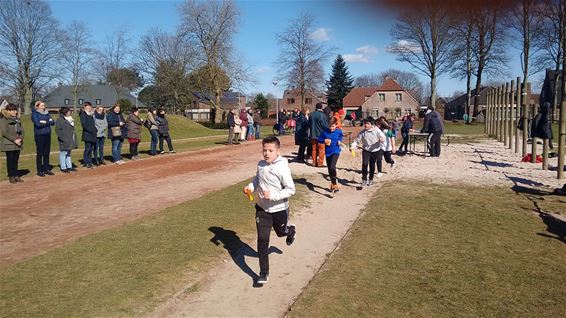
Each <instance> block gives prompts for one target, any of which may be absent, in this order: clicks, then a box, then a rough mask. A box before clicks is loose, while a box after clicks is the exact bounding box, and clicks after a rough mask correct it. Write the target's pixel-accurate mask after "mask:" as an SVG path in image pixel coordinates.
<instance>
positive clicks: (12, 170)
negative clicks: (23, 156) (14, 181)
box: [6, 150, 20, 178]
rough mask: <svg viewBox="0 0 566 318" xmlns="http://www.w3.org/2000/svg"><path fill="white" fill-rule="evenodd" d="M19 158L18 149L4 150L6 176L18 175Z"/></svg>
mask: <svg viewBox="0 0 566 318" xmlns="http://www.w3.org/2000/svg"><path fill="white" fill-rule="evenodd" d="M19 160H20V151H19V150H15V151H6V168H7V170H8V178H11V177H19V176H20V175H19V173H18V161H19Z"/></svg>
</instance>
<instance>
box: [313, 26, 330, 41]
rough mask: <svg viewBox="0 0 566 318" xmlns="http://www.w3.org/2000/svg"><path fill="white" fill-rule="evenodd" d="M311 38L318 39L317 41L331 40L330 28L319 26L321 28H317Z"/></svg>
mask: <svg viewBox="0 0 566 318" xmlns="http://www.w3.org/2000/svg"><path fill="white" fill-rule="evenodd" d="M309 38H310V39H311V40H316V41H320V42H326V41H330V29H328V28H319V29H317V30H315V31H314V32H313V33H311V35H310V36H309Z"/></svg>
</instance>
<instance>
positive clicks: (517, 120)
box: [515, 76, 521, 153]
mask: <svg viewBox="0 0 566 318" xmlns="http://www.w3.org/2000/svg"><path fill="white" fill-rule="evenodd" d="M516 94H517V100H516V101H515V104H516V105H515V153H519V140H520V139H519V134H520V133H521V131H520V130H519V129H518V128H517V126H518V123H519V120H520V117H521V116H520V114H521V111H520V108H519V105H521V78H520V77H518V76H517V91H516Z"/></svg>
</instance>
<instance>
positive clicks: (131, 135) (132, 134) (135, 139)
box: [126, 107, 143, 160]
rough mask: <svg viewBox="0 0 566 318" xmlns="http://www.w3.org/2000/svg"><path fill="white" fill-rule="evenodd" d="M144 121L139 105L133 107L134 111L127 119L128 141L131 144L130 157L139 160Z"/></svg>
mask: <svg viewBox="0 0 566 318" xmlns="http://www.w3.org/2000/svg"><path fill="white" fill-rule="evenodd" d="M142 125H143V121H142V120H141V118H140V110H139V109H138V108H137V107H134V108H132V113H131V114H130V115H128V119H126V127H127V128H128V143H129V144H130V159H131V160H138V159H139V158H140V157H139V156H138V146H139V144H140V141H141V128H142Z"/></svg>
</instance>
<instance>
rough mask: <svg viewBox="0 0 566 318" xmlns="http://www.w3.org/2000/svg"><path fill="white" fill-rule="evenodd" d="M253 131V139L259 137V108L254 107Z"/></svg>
mask: <svg viewBox="0 0 566 318" xmlns="http://www.w3.org/2000/svg"><path fill="white" fill-rule="evenodd" d="M253 117H254V131H255V139H259V138H260V136H261V134H260V129H261V110H259V109H256V110H255V111H254V116H253Z"/></svg>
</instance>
